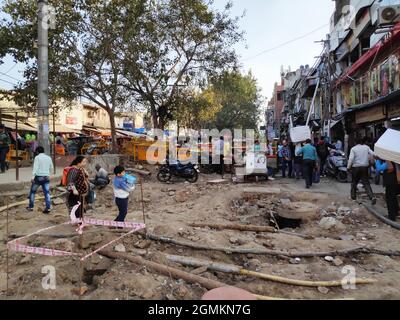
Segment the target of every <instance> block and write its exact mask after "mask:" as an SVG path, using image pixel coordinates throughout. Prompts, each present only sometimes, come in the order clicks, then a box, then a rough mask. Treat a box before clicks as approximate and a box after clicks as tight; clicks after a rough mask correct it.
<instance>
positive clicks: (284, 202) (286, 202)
mask: <svg viewBox="0 0 400 320" xmlns="http://www.w3.org/2000/svg"><path fill="white" fill-rule="evenodd" d="M279 201H280V202H281V203H282V204H283V205H288V204H289V203H291V202H292V201H291V200H290V199H280V200H279Z"/></svg>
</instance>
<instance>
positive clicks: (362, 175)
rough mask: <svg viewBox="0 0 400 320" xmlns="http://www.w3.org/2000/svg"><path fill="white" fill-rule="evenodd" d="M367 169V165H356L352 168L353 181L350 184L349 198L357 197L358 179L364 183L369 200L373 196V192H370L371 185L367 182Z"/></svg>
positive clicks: (354, 198)
mask: <svg viewBox="0 0 400 320" xmlns="http://www.w3.org/2000/svg"><path fill="white" fill-rule="evenodd" d="M368 169H369V167H356V168H353V170H352V176H353V181H352V184H351V198H352V199H353V200H356V199H357V186H358V183H359V182H360V181H361V183H362V184H363V185H364V188H365V191H367V194H368V197H369V198H370V199H371V200H372V199H374V198H375V196H374V193H373V192H372V188H371V185H370V183H369V175H368Z"/></svg>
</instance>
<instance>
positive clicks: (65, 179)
mask: <svg viewBox="0 0 400 320" xmlns="http://www.w3.org/2000/svg"><path fill="white" fill-rule="evenodd" d="M71 169H72V167H66V168H64V170H63V175H62V178H61V186H63V187H66V186H67V185H68V173H69V171H70V170H71Z"/></svg>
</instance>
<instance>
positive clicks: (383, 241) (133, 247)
mask: <svg viewBox="0 0 400 320" xmlns="http://www.w3.org/2000/svg"><path fill="white" fill-rule="evenodd" d="M213 178H214V179H215V178H218V177H217V176H204V175H202V176H201V178H200V180H199V182H198V183H197V184H195V185H189V184H187V183H185V182H184V181H176V182H174V183H173V184H168V185H164V184H160V183H158V182H157V181H156V180H155V178H154V175H153V177H152V178H150V179H147V180H146V181H145V182H144V198H145V211H146V219H147V226H148V232H150V233H153V234H157V235H162V236H168V237H172V238H174V239H177V240H185V241H189V242H193V243H197V244H202V245H209V246H224V247H240V248H260V249H266V248H267V249H272V250H277V251H295V252H325V251H332V250H336V249H346V248H353V247H357V246H365V245H367V246H370V247H374V248H378V249H381V250H394V251H400V244H399V231H397V230H394V229H392V228H390V227H389V226H387V225H384V224H382V223H381V222H379V221H378V220H376V219H375V218H374V217H372V216H371V215H370V214H369V213H367V212H366V211H365V209H363V208H361V207H360V206H359V205H358V204H356V203H354V202H352V201H350V200H349V199H348V195H347V193H348V189H349V185H346V184H339V183H336V182H334V181H332V180H324V181H322V183H321V184H320V185H317V186H315V189H314V190H310V191H307V192H306V190H305V189H304V186H303V182H302V181H300V182H299V181H293V180H279V179H278V180H276V181H274V182H259V183H255V182H253V183H251V182H250V183H246V184H240V185H234V184H223V185H209V184H207V180H210V179H213ZM248 187H262V188H265V187H277V188H281V190H282V193H281V194H279V195H277V196H276V197H271V196H268V197H258V198H254V199H247V201H246V200H245V199H243V190H244V189H245V188H248ZM97 196H98V200H97V203H96V204H95V206H94V209H93V210H91V211H89V213H88V216H92V217H96V218H99V219H114V218H115V216H116V207H115V206H114V205H113V202H112V197H113V196H112V188H111V187H108V188H107V189H106V190H103V191H101V192H98V194H97ZM21 198H22V199H23V198H24V197H21ZM21 198H19V199H18V198H15V199H14V201H15V200H20V199H21ZM281 199H289V200H291V201H304V202H311V203H313V204H315V205H317V206H318V213H317V214H316V216H315V217H313V218H311V219H309V220H307V221H304V223H303V224H302V225H301V226H300V227H299V228H297V229H296V230H288V231H295V232H297V233H301V234H304V235H311V236H313V237H315V238H314V239H311V240H306V239H303V238H300V237H296V236H292V235H286V234H271V233H263V234H256V233H254V232H241V231H230V230H223V231H221V230H219V231H217V230H211V229H207V228H206V229H202V228H192V227H189V226H188V225H187V224H188V223H190V222H205V223H223V224H227V223H241V224H245V223H251V224H256V225H265V226H266V225H269V224H270V221H269V220H270V215H269V209H270V208H272V209H274V210H275V209H276V208H279V206H280V204H279V201H280V200H281ZM139 200H140V188H139V187H138V188H137V189H136V191H135V193H134V196H132V198H131V203H130V213H129V215H128V217H127V220H129V221H137V222H142V221H143V218H142V212H141V203H140V202H139ZM379 202H380V203H379V204H378V208H380V210H382V211H383V210H384V209H383V207H382V206H383V201H382V200H380V201H379ZM42 207H43V204H42V201H38V205H37V209H36V210H37V211H35V212H33V213H29V212H26V211H25V209H24V208H25V206H20V207H18V208H13V209H10V211H9V216H10V219H9V220H10V223H9V233H10V235H11V236H17V235H25V234H28V233H30V232H33V231H35V230H37V229H40V228H44V227H48V226H52V225H54V224H58V223H62V222H66V221H67V210H66V208H65V205H63V204H61V205H58V206H55V207H54V211H53V212H52V213H51V215H50V216H45V215H43V214H42V213H41V209H42ZM324 217H334V218H335V219H336V221H337V222H338V221H339V222H338V223H337V226H336V227H334V228H333V229H332V230H324V229H323V228H322V227H321V226H320V225H319V222H320V220H321V219H322V218H324ZM340 222H341V223H340ZM51 233H52V234H53V236H54V233H57V234H58V235H59V236H60V235H61V239H62V235H63V234H65V235H66V237H64V240H61V242H62V243H61V244H59V243H58V242H60V240H59V238H54V237H50V236H46V235H41V236H35V237H33V238H31V239H30V240H29V242H28V244H30V245H35V246H45V247H52V246H54V247H55V248H59V249H66V248H67V249H68V247H73V250H74V251H76V252H82V250H79V249H78V248H77V245H76V244H77V242H78V237H77V236H75V230H74V228H73V227H72V226H65V227H59V228H57V229H55V230H52V231H51ZM119 234H120V233H119V231H117V230H107V229H106V228H101V227H90V228H88V229H86V233H85V235H84V247H85V248H86V249H85V250H84V251H85V252H90V251H91V250H93V249H94V248H98V247H99V246H100V245H101V244H102V243H106V242H107V241H110V240H111V239H113V238H116V237H118V235H119ZM0 238H1V239H2V241H1V244H0V250H1V257H0V284H1V288H0V290H1V292H0V294H1V295H0V298H1V299H6V298H8V299H78V296H77V295H76V294H74V293H73V290H74V289H76V288H78V286H79V279H80V265H79V262H78V260H77V259H75V258H69V257H67V258H51V257H43V256H33V255H24V254H20V253H14V252H10V254H9V257H10V258H9V271H10V280H9V294H10V296H9V297H6V295H5V293H6V292H5V289H6V288H5V286H6V282H5V279H6V256H7V252H6V247H5V244H4V242H5V241H4V240H5V238H6V214H5V212H3V213H0ZM55 241H56V242H57V241H58V242H57V243H58V244H54V242H55ZM121 243H122V244H123V245H124V247H125V249H126V252H127V253H128V254H132V255H137V254H140V255H142V256H143V257H144V258H145V259H147V260H152V261H156V262H159V263H162V264H168V265H170V266H172V267H175V268H178V269H181V270H184V271H187V272H193V270H194V269H195V268H190V267H183V266H181V265H178V264H173V263H170V262H168V261H167V260H166V259H165V258H164V254H167V253H168V254H175V255H180V256H187V257H195V258H199V259H207V260H213V261H215V262H224V263H230V264H235V265H239V266H242V267H244V268H246V269H249V270H253V271H259V272H262V273H267V274H273V275H279V276H283V277H287V278H292V279H299V280H341V279H342V278H343V277H344V276H345V274H343V273H342V269H343V267H345V266H352V267H354V268H355V270H356V275H357V277H358V278H372V279H376V280H378V282H377V283H376V284H372V285H359V286H357V288H356V290H344V289H342V288H341V287H339V288H331V289H329V291H328V292H326V291H324V290H318V289H317V288H305V287H298V286H289V285H285V284H280V283H274V282H270V281H264V280H259V279H254V278H250V277H247V276H241V275H229V274H223V273H219V272H213V271H205V270H203V272H202V273H201V276H203V277H205V278H209V279H214V280H219V281H221V282H224V283H226V284H229V285H234V286H237V287H241V288H244V289H247V290H249V291H251V292H252V293H255V294H259V295H266V296H272V297H279V298H287V299H341V298H354V299H400V276H399V275H400V258H399V257H389V256H382V255H374V254H356V255H350V256H345V257H336V256H334V257H333V258H337V259H336V260H335V263H334V262H328V261H326V260H325V259H324V257H318V258H301V259H300V260H298V259H297V261H296V260H295V259H288V258H285V257H272V256H268V255H254V254H248V255H243V254H226V253H223V252H216V251H199V250H193V249H190V248H185V247H178V246H174V245H168V244H163V243H157V242H154V241H148V240H145V239H143V236H141V235H139V234H137V235H133V236H131V237H129V238H125V239H124V240H123V241H122V242H121ZM114 247H115V245H114V246H112V247H111V248H110V249H112V250H114ZM340 260H341V261H340ZM47 265H51V266H54V267H55V270H56V280H57V282H56V285H57V286H56V289H55V290H44V289H43V287H42V279H43V277H44V276H45V274H43V273H42V267H43V266H47ZM83 281H84V285H86V286H87V289H88V290H87V292H86V293H85V295H84V296H83V297H82V299H170V300H173V299H178V300H181V299H200V298H201V296H202V295H203V294H204V293H205V292H206V289H205V288H202V287H201V286H199V285H195V284H188V283H185V282H184V281H182V280H176V279H173V278H170V277H166V276H163V275H160V274H157V273H155V272H153V271H152V270H148V269H146V268H144V267H142V266H140V265H135V264H132V263H130V262H126V261H122V260H117V261H116V260H109V259H108V258H105V257H102V256H100V255H96V256H94V257H93V258H91V259H90V260H89V261H88V262H87V263H86V264H85V273H84V277H83Z"/></svg>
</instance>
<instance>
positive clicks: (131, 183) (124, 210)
mask: <svg viewBox="0 0 400 320" xmlns="http://www.w3.org/2000/svg"><path fill="white" fill-rule="evenodd" d="M114 174H115V178H114V197H115V204H116V205H117V207H118V211H119V213H118V217H117V218H116V219H115V221H117V222H124V221H125V218H126V215H127V214H128V203H129V195H130V193H131V192H132V191H133V190H134V189H135V182H136V178H135V177H133V176H128V175H127V174H126V172H125V168H124V167H122V166H117V167H115V169H114Z"/></svg>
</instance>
